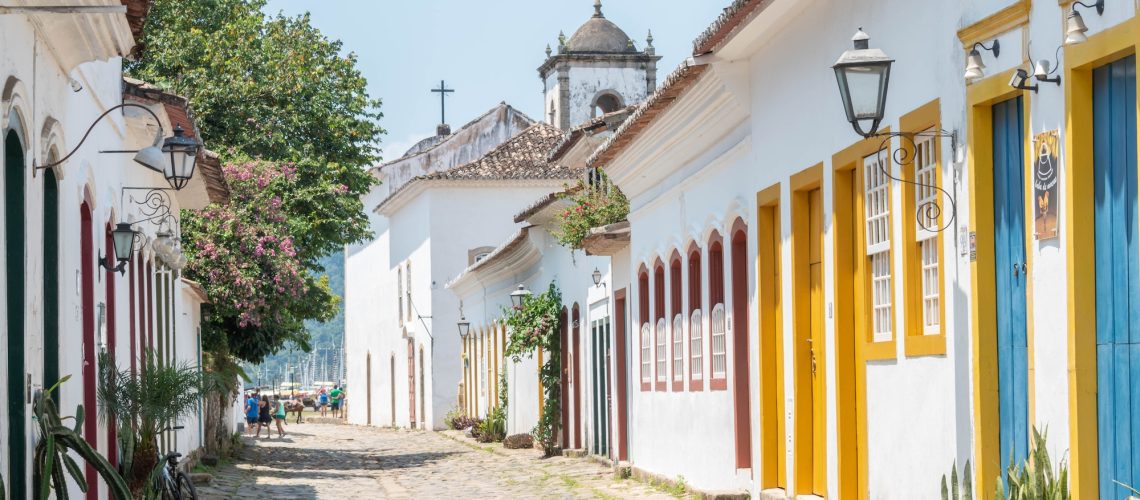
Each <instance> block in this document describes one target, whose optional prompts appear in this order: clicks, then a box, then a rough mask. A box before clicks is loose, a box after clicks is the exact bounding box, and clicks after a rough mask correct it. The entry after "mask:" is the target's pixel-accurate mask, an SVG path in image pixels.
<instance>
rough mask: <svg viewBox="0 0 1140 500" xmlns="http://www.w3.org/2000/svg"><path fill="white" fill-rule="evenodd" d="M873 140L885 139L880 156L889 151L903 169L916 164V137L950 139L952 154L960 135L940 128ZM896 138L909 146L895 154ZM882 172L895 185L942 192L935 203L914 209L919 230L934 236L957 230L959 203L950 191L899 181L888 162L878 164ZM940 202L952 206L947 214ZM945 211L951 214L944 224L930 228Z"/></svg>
mask: <svg viewBox="0 0 1140 500" xmlns="http://www.w3.org/2000/svg"><path fill="white" fill-rule="evenodd" d="M872 137H882V138H883V142H882V144H881V145H880V146H879V150H878V152H879V153H883V152H887V155H886V156H888V157H889V158H890V159H891V162H892V163H894V164H895V165H898V166H899V167H900V168H907V167H910V166H911V164H912V163H913V162H914V159H915V158H914V155H915V151H917V149H918V148H917V144H916V143H915V138H916V137H918V138H921V137H934V138H938V139H945V138H949V139H950V150H951V151H952V152H953V151H957V150H958V132H957V131H954V132H950V131H946V130H943V129H937V130H925V131H922V132H886V133H878V134H875V135H873V136H872ZM895 137H897V138H899V140H901V141H905V142H907V143H909V145H910V147H901V148H898V149H896V150H894V151H893V152H892V151H891V139H893V138H895ZM879 170H881V171H882V172H883V175H885V176H887V178H888V179H891V180H893V181H895V182H899V183H903V184H910V185H912V186H915V187H918V188H927V189H932V190H935V191H937V192H938V193H939V195H938V196H937V197H936V198H935V199H934V200H931V201H926V202H923V203H922V204H921V205H919V206H917V207H915V218H916V219H917V221H918V226H919V227H921V228H922V229H923V230H925V231H930V232H935V233H940V232H942V231H945V230H947V229H950V228H951V227H954V221H955V219H956V218H957V217H958V204H957V202H956V200H955V199H954V196H953V195H952V194H950V192H949V191H947V190H945V189H943V188H942V186H938V185H931V184H925V183H922V182H918V181H912V180H908V179H900V178H898V177H895V176H894V175H891V168H890V167H889V166H888V163H887V162H880V163H879ZM940 199H945V200H946V203H949V205H950V206H949V208H950V209H949V210H948V211H945V210H943V206H942V203H941V201H940ZM943 212H946V213H947V215H948V216H947V217H946V218H945V220H944V221H943V223H942V224H941V225H937V223H935V224H936V225H931V222H932V221H938V220H939V217H941V216H942V214H943Z"/></svg>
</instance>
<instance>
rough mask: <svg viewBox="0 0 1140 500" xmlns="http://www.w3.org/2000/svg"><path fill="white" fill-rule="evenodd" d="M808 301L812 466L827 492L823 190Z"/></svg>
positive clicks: (816, 200) (813, 226)
mask: <svg viewBox="0 0 1140 500" xmlns="http://www.w3.org/2000/svg"><path fill="white" fill-rule="evenodd" d="M807 265H808V294H809V295H808V300H809V307H810V321H811V324H810V327H809V328H808V332H809V334H810V336H809V337H808V339H807V343H808V354H809V363H808V366H806V367H805V368H806V369H808V370H810V371H811V403H810V404H811V405H812V407H811V463H812V468H811V471H812V475H811V477H812V491H811V493H815V494H818V495H821V496H822V495H824V492H826V491H827V413H826V408H827V407H826V405H825V404H824V401H825V400H826V398H827V381H826V379H825V377H824V374H823V363H824V359H825V358H824V355H823V345H824V344H823V342H824V340H823V339H824V333H823V332H824V328H823V326H824V320H825V317H824V308H823V200H822V198H821V197H820V190H819V189H813V190H812V191H811V192H809V193H808V261H807Z"/></svg>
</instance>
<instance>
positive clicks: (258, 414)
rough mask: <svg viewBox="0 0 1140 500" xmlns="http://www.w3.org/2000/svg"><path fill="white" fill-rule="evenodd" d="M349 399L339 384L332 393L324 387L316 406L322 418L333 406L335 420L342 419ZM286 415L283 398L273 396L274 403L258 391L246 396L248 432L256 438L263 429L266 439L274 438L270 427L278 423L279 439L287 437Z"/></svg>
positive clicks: (345, 414) (318, 395) (318, 396)
mask: <svg viewBox="0 0 1140 500" xmlns="http://www.w3.org/2000/svg"><path fill="white" fill-rule="evenodd" d="M347 397H348V394H347V393H346V392H345V390H344V389H342V388H341V387H340V385H339V384H338V385H336V386H334V387H333V389H332V391H329V390H328V389H327V388H324V387H322V388H321V391H320V393H318V394H317V401H316V406H317V408H319V409H320V410H321V416H322V417H327V416H328V410H329V406H332V416H333V418H342V414H344V416H347V412H345V408H344V406H345V400H346V399H347ZM285 413H286V408H285V400H284V399H281V396H273V400H272V401H270V400H269V396H268V395H264V394H261V393H260V392H257V391H254V392H251V393H249V395H247V396H246V400H245V422H246V426H247V427H248V431H254V432H253V435H254V437H261V429H262V428H263V427H264V428H265V437H266V438H270V437H273V431H272V428H271V427H270V424H272V423H273V422H276V423H277V437H278V438H283V437H285V427H284V426H285ZM298 415H300V413H298ZM248 431H247V433H248Z"/></svg>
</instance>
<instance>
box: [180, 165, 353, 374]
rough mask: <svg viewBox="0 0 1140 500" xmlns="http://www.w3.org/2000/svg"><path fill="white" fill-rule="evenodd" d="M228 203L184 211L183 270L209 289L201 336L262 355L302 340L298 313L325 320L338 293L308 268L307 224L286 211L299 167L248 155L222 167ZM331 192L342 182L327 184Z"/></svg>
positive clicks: (243, 354)
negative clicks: (185, 260) (186, 260)
mask: <svg viewBox="0 0 1140 500" xmlns="http://www.w3.org/2000/svg"><path fill="white" fill-rule="evenodd" d="M223 171H224V174H225V176H226V180H227V181H228V182H229V187H230V203H228V204H226V205H210V206H209V207H207V208H206V209H205V210H202V211H200V212H193V213H192V212H185V213H184V214H183V221H184V222H183V223H184V228H183V231H182V233H183V238H184V239H186V241H185V242H184V248H185V251H186V253H187V256H188V258H189V264H188V266H187V267H186V270H185V273H186V275H187V277H188V278H190V279H193V280H196V281H198V282H200V283H201V284H202V285H203V287H205V289H206V293H207V295H208V296H209V297H210V304H209V306H208V309H207V315H206V318H204V319H205V321H204V323H203V343H204V344H206V345H207V346H219V345H218V344H220V343H225V344H228V345H227V346H226V347H228V350H229V352H231V353H233V354H234V355H236V356H238V357H239V358H241V359H245V360H248V361H253V362H256V361H259V360H261V359H262V358H264V356H265V355H267V354H270V353H272V352H275V351H277V350H279V349H280V348H281V347H282V346H283V345H285V344H286V343H287V342H293V343H295V344H297V345H299V346H302V348H304V347H305V346H307V345H308V340H309V339H308V333H307V331H306V330H305V328H304V325H303V321H304V320H306V319H317V320H321V321H325V320H328V319H330V318H331V317H332V316H333V315H334V314H335V313H336V305H337V298H336V296H335V295H333V294H332V293H331V291H330V290H329V288H328V278H327V277H324V276H322V277H319V278H318V277H316V276H315V273H311V272H309V266H308V265H307V264H308V263H307V262H306V259H308V258H309V257H307V256H306V255H305V253H304V252H303V251H302V249H301V247H300V245H299V244H298V243H299V241H298V240H304V239H305V238H304V237H302V238H298V235H297V232H298V231H305V230H307V229H310V228H311V225H310V224H306V223H305V222H304V220H303V218H302V217H293V216H291V214H290V208H291V206H290V203H288V202H286V201H285V198H286V196H289V195H297V194H298V190H299V187H298V186H297V183H298V177H299V174H298V167H297V166H296V165H294V164H291V163H274V162H268V161H256V160H246V161H238V162H234V163H229V164H227V165H225V166H224V167H223ZM327 189H329V190H331V191H334V192H333V193H330V194H331V195H332V196H340V195H342V194H343V191H344V189H345V188H343V187H340V186H330V187H328V188H327Z"/></svg>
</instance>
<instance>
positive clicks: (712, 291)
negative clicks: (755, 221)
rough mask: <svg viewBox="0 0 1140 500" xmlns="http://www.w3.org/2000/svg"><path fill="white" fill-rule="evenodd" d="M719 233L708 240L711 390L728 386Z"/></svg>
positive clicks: (721, 248)
mask: <svg viewBox="0 0 1140 500" xmlns="http://www.w3.org/2000/svg"><path fill="white" fill-rule="evenodd" d="M721 241H722V240H721V236H720V234H719V233H713V236H712V238H711V241H710V242H709V302H710V303H711V304H712V313H711V314H710V315H709V320H710V324H709V328H710V330H711V332H710V335H709V336H710V337H711V339H710V340H711V342H710V344H711V349H710V350H709V351H710V355H711V357H712V374H711V377H710V382H709V385H710V387H711V388H712V389H713V390H724V389H727V388H728V380H727V369H728V362H727V359H725V356H726V350H725V347H726V346H725V341H726V339H725V336H726V331H727V328H726V327H727V325H726V321H725V320H726V318H725V310H724V247H723V244H722V242H721Z"/></svg>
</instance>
